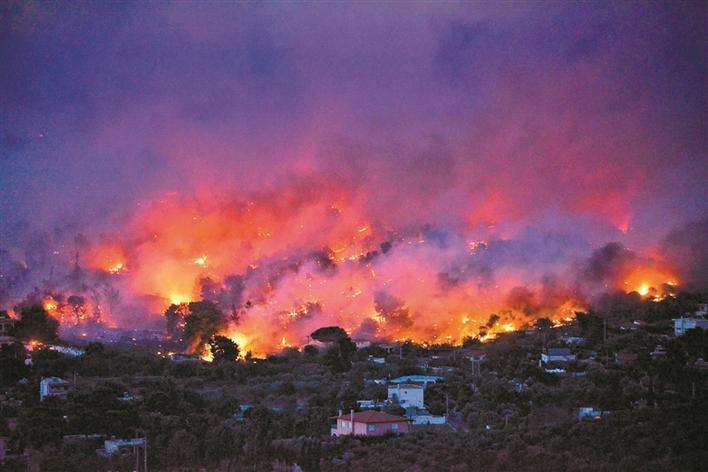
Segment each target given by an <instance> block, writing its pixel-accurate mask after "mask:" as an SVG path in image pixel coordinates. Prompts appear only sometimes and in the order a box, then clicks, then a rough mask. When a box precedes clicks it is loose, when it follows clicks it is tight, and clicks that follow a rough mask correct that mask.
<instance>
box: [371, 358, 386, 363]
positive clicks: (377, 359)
mask: <svg viewBox="0 0 708 472" xmlns="http://www.w3.org/2000/svg"><path fill="white" fill-rule="evenodd" d="M368 360H369V362H373V363H374V364H385V363H386V358H385V357H374V356H369V358H368Z"/></svg>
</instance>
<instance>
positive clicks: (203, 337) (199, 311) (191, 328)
mask: <svg viewBox="0 0 708 472" xmlns="http://www.w3.org/2000/svg"><path fill="white" fill-rule="evenodd" d="M188 308H189V314H188V315H187V317H186V318H185V319H184V340H185V342H186V343H187V345H188V346H189V347H190V348H194V349H195V350H196V351H197V352H201V351H202V350H203V349H204V346H205V345H206V343H208V342H209V340H210V339H211V338H212V336H214V335H215V334H216V332H217V331H218V330H219V328H220V327H221V324H222V322H223V317H222V314H221V311H220V310H219V308H218V307H217V306H216V305H215V304H213V303H212V302H206V301H199V302H191V303H190V304H189V305H188Z"/></svg>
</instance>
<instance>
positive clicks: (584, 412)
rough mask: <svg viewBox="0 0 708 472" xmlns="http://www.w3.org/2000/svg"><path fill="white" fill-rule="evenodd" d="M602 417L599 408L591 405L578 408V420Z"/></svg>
mask: <svg viewBox="0 0 708 472" xmlns="http://www.w3.org/2000/svg"><path fill="white" fill-rule="evenodd" d="M601 417H602V412H601V411H600V410H597V409H595V408H593V407H591V406H584V407H581V408H578V419H579V420H584V419H593V420H597V419H600V418H601Z"/></svg>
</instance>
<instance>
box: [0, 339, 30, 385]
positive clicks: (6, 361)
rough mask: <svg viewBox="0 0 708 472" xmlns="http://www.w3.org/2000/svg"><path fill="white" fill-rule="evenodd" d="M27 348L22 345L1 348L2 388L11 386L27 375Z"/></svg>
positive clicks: (15, 344) (0, 380) (0, 378)
mask: <svg viewBox="0 0 708 472" xmlns="http://www.w3.org/2000/svg"><path fill="white" fill-rule="evenodd" d="M26 355H27V354H26V352H25V347H24V346H23V345H22V344H21V343H12V344H5V345H4V346H2V347H0V386H6V385H10V384H12V383H15V382H17V381H18V380H19V379H20V378H22V377H24V376H25V375H27V366H26V365H25V357H26Z"/></svg>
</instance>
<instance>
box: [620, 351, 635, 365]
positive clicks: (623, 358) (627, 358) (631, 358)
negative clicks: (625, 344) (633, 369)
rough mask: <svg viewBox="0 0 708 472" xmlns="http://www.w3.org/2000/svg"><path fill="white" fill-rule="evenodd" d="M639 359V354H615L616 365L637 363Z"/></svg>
mask: <svg viewBox="0 0 708 472" xmlns="http://www.w3.org/2000/svg"><path fill="white" fill-rule="evenodd" d="M637 359H639V354H636V353H634V352H617V353H615V364H617V365H629V364H633V363H634V362H637Z"/></svg>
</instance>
